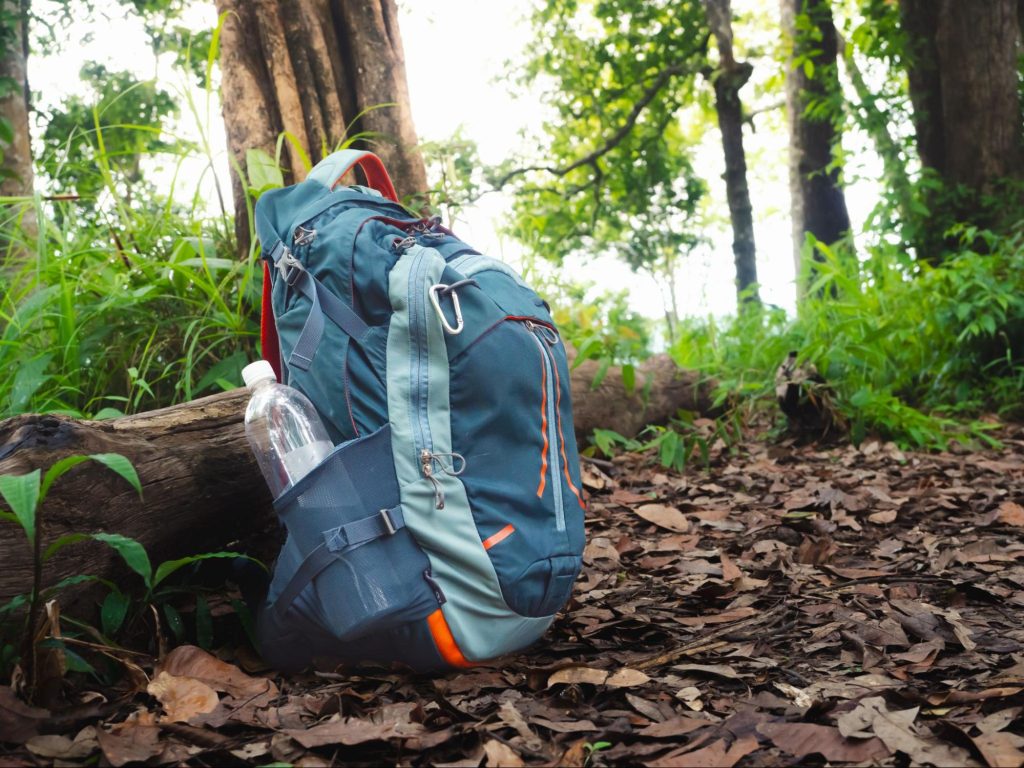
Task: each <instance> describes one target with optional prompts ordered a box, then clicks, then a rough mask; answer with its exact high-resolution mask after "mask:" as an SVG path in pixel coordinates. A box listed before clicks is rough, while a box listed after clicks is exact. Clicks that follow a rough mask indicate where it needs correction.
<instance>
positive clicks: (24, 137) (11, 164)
mask: <svg viewBox="0 0 1024 768" xmlns="http://www.w3.org/2000/svg"><path fill="white" fill-rule="evenodd" d="M27 19H28V2H27V0H3V2H2V3H0V149H2V157H3V164H2V166H0V196H4V197H22V196H30V195H32V192H33V187H34V179H35V173H34V171H33V168H32V149H31V141H30V138H31V137H30V135H29V119H28V118H29V100H28V99H29V91H28V72H27V69H26V58H27V56H28V40H27V36H26V32H25V26H26V23H27ZM10 210H13V211H15V212H16V216H17V217H18V219H19V222H20V224H21V226H22V227H24V228H25V229H27V230H28V231H29V232H33V231H35V228H36V224H35V212H34V208H33V206H27V205H23V206H18V207H15V208H13V209H10ZM4 250H5V251H6V253H7V254H8V255H16V254H17V253H19V252H20V251H19V250H18V249H14V250H10V249H8V248H5V249H4ZM3 261H4V259H3V258H0V263H3Z"/></svg>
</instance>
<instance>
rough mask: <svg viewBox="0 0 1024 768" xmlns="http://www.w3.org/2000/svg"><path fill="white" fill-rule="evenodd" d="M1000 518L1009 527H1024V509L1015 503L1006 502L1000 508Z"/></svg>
mask: <svg viewBox="0 0 1024 768" xmlns="http://www.w3.org/2000/svg"><path fill="white" fill-rule="evenodd" d="M998 517H999V520H1000V522H1003V523H1006V524H1007V525H1016V526H1024V507H1022V506H1021V505H1020V504H1018V503H1017V502H1015V501H1004V502H1003V503H1002V504H1000V505H999V507H998Z"/></svg>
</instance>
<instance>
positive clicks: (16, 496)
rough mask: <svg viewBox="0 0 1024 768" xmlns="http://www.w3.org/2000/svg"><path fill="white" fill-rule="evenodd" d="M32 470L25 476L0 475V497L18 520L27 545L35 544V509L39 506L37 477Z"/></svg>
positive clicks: (35, 471)
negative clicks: (26, 539) (27, 542)
mask: <svg viewBox="0 0 1024 768" xmlns="http://www.w3.org/2000/svg"><path fill="white" fill-rule="evenodd" d="M41 474H42V473H41V472H40V471H39V470H38V469H34V470H32V471H31V472H29V473H28V474H27V475H0V496H3V497H4V501H5V502H7V506H8V507H10V509H11V512H13V513H14V516H15V517H16V518H17V519H18V523H19V524H20V525H21V528H22V530H24V531H25V536H26V537H28V541H29V544H32V545H35V542H36V508H37V507H38V506H39V477H40V475H41Z"/></svg>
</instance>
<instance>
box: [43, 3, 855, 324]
mask: <svg viewBox="0 0 1024 768" xmlns="http://www.w3.org/2000/svg"><path fill="white" fill-rule="evenodd" d="M733 5H734V8H735V10H736V12H737V23H736V42H737V45H739V46H743V45H748V46H761V47H762V49H764V48H767V47H769V46H771V45H775V44H777V42H776V41H774V40H772V39H771V38H770V36H768V33H769V32H771V34H772V35H774V34H775V32H773V31H771V30H768V29H758V28H757V26H756V25H752V22H756V20H757V19H758V18H760V19H774V14H775V13H776V8H775V5H776V4H775V3H773V2H769V0H734V3H733ZM96 6H97V8H98V9H99V10H98V12H97V13H96V14H95V15H94V16H93V17H92V18H88V19H85V18H83V19H82V20H81V21H80V22H77V23H76V26H75V29H73V30H72V40H73V41H74V44H71V45H67V46H65V50H64V51H63V52H62V53H61V54H60V55H59V56H52V57H48V58H41V57H38V56H37V57H33V58H32V59H30V62H29V82H30V85H31V87H32V89H33V91H34V92H35V93H37V94H40V95H41V96H42V98H41V100H40V101H39V103H38V106H41V107H43V108H45V107H46V106H47V105H48V104H53V103H54V102H55V101H57V100H58V99H59V98H61V97H62V95H64V94H68V93H72V92H79V93H81V92H82V90H83V87H82V86H81V84H80V83H79V82H78V78H77V73H78V70H79V69H80V67H81V65H82V64H84V63H85V62H87V61H99V62H103V63H106V64H107V65H108V66H109V67H111V68H119V69H128V70H131V71H133V72H134V73H135V74H136V75H137V76H139V77H142V78H150V77H154V76H156V77H158V78H159V79H160V81H161V83H162V85H163V87H165V88H167V89H168V90H171V91H181V89H182V88H183V87H184V86H185V85H186V83H187V82H188V79H187V78H186V76H185V75H184V74H183V73H182V72H180V71H176V70H175V69H174V66H173V62H172V61H171V58H170V57H165V58H164V59H163V60H161V61H159V62H156V61H154V58H153V56H152V53H151V50H150V48H149V45H148V41H147V39H146V36H145V32H144V31H143V28H142V24H141V23H140V22H139V21H138V20H137V19H134V18H131V17H130V16H128V14H126V13H125V10H124V7H123V6H121V5H119V4H118V3H117V2H115V0H107V2H106V3H104V2H96ZM400 10H401V14H402V21H401V24H402V27H401V32H402V38H403V43H404V48H405V53H406V67H407V72H408V79H409V88H410V96H411V101H412V108H413V116H414V121H415V124H416V129H417V131H418V133H419V135H420V137H421V139H423V140H428V141H443V140H444V139H446V138H448V137H450V136H451V135H452V134H453V133H454V132H455V131H456V130H457V129H459V128H460V126H461V127H462V130H463V133H464V135H465V136H466V137H467V138H469V139H472V140H474V141H476V142H477V143H478V145H479V148H480V156H481V159H482V160H483V161H484V162H486V163H498V162H500V161H501V160H503V159H504V158H505V156H506V155H507V154H508V153H514V152H517V151H519V150H520V148H521V147H523V146H524V144H523V142H522V140H521V138H520V132H521V130H522V129H524V128H527V129H528V128H530V127H536V126H537V125H538V124H539V121H540V120H541V117H542V115H543V110H542V106H541V105H540V104H539V101H538V99H537V96H536V94H527V95H524V96H522V97H521V98H518V99H515V98H513V97H512V96H511V95H510V93H509V91H510V90H511V88H512V82H511V80H512V76H511V73H510V68H509V67H507V66H506V63H507V62H508V61H509V60H511V59H515V58H516V57H517V56H518V55H519V54H520V52H521V51H522V49H523V46H524V45H525V43H526V42H527V40H528V35H529V30H528V28H527V26H526V24H525V23H522V22H520V17H521V16H523V15H524V14H526V13H527V12H528V10H529V2H527V0H489V2H486V3H481V2H479V0H432V2H430V3H410V2H406V3H400ZM215 21H216V17H215V12H214V9H213V4H212V3H205V2H197V3H195V8H194V10H193V13H192V17H191V18H190V19H189V22H190V24H192V25H193V26H194V27H196V28H200V27H202V26H204V25H209V26H212V25H213V24H214V23H215ZM86 32H87V33H88V34H89V36H90V38H91V39H89V40H88V41H87V42H86V43H85V44H83V45H78V44H77V41H78V40H80V39H81V37H82V35H83V34H84V33H86ZM779 74H780V73H779V72H774V71H770V70H769V68H768V67H763V66H762V67H761V68H760V69H759V70H755V75H754V82H753V83H752V84H751V85H750V86H748V87H747V89H746V90H745V91H744V97H745V99H747V102H746V103H747V106H748V108H753V109H758V108H764V107H765V106H768V107H771V106H774V107H775V108H774V109H769V110H768V111H766V112H764V113H762V114H759V115H758V116H757V117H756V118H755V121H754V126H755V131H754V132H753V133H750V132H748V133H747V135H746V141H747V152H748V165H749V169H750V171H749V172H750V184H751V198H752V202H753V206H754V217H755V236H756V239H757V256H758V272H759V277H760V279H761V283H762V290H761V294H762V297H763V298H764V300H765V301H766V302H768V303H773V304H778V305H780V306H783V307H786V308H787V309H792V307H793V306H794V298H795V296H794V286H793V267H792V256H791V245H790V243H791V239H790V225H789V221H788V207H789V192H788V187H787V176H786V174H787V169H786V164H785V163H786V146H787V144H786V143H787V137H786V130H785V123H784V116H783V110H782V109H781V108H779V105H778V103H777V102H778V95H776V96H775V97H773V98H767V97H766V96H765V95H764V94H761V95H760V97H757V96H755V95H754V94H753V90H754V89H755V88H756V87H757V83H758V82H760V83H763V82H764V81H765V80H766V79H768V78H771V77H773V76H774V77H778V75H779ZM748 92H751V93H750V95H748ZM193 96H194V98H195V101H196V104H197V106H198V108H199V110H200V111H202V109H203V106H204V104H205V102H206V101H207V98H206V94H204V93H202V91H197V90H195V89H194V90H193ZM210 102H211V107H212V114H211V115H210V116H209V117H203V118H202V119H203V120H205V122H206V130H207V131H208V139H209V141H210V143H211V145H212V147H213V151H214V153H215V156H216V161H217V165H218V174H219V175H220V176H221V178H222V179H226V178H227V173H228V166H227V152H226V148H225V140H224V135H223V126H222V125H221V122H220V113H219V106H218V105H217V103H216V98H215V97H214V98H212V99H210ZM769 102H775V103H774V104H771V103H769ZM176 130H177V131H179V132H180V134H181V135H183V136H190V135H194V134H195V131H196V119H195V118H194V117H192V116H191V115H189V114H188V113H187V111H183V114H182V116H181V118H180V119H179V120H178V122H177V126H176ZM694 134H695V140H696V141H698V142H699V144H698V146H699V149H698V150H697V155H696V160H695V166H696V168H697V170H698V172H699V173H700V174H701V175H702V176H703V177H704V178H705V179H706V180H707V181H708V183H709V185H710V187H711V189H710V194H709V195H708V197H707V205H708V206H709V207H708V210H707V211H706V216H707V220H708V228H709V231H708V235H709V238H710V240H711V245H710V246H707V247H702V248H700V249H698V251H697V252H696V253H695V254H694V256H692V257H691V259H690V261H689V262H688V263H685V264H684V266H683V267H682V271H681V274H680V277H679V286H680V289H679V290H680V294H681V295H680V297H679V304H680V308H681V310H682V312H683V314H689V315H703V314H706V313H708V312H711V313H715V314H724V313H728V312H731V311H733V309H734V308H735V295H734V290H733V287H732V280H733V264H732V252H731V240H730V238H731V234H730V229H729V222H728V214H727V209H726V204H725V189H724V182H723V181H722V179H721V174H722V171H723V168H722V167H721V164H722V157H721V149H720V139H719V136H718V134H717V128H716V127H715V125H714V122H713V120H709V119H708V118H707V117H705V118H703V120H700V119H697V118H696V115H695V123H694ZM844 143H845V144H846V145H847V146H846V150H847V152H852V156H853V160H854V161H855V162H856V160H857V159H858V157H860V158H863V152H862V151H861V150H862V149H863V140H862V138H861V137H859V136H858V135H857V134H856V133H848V134H847V136H846V137H845V138H844ZM203 164H204V161H203V160H202V159H201V158H197V159H196V160H195V162H194V163H192V164H191V167H186V168H184V169H183V173H182V174H180V178H183V179H186V180H187V181H184V182H182V181H179V184H181V185H182V191H183V192H184V193H185V194H190V193H191V190H192V188H194V186H195V183H196V182H195V181H192V180H193V179H198V178H199V176H200V174H201V173H202V167H203ZM172 170H173V169H164V170H163V171H162V172H158V173H161V175H160V176H159V178H161V179H166V183H167V184H169V183H171V178H172ZM209 181H210V180H209V178H208V177H207V178H206V180H205V182H204V183H209ZM228 186H229V185H228V184H227V183H226V182H225V183H224V187H225V188H228ZM228 196H229V197H230V195H228ZM205 197H206V198H207V199H209V200H214V199H215V196H214V195H212V194H209V195H205ZM847 199H848V201H849V204H850V207H851V215H852V217H853V221H854V228H855V231H856V230H857V229H858V228H859V225H860V224H861V223H862V222H863V220H864V217H865V216H866V215H867V213H868V211H869V210H870V207H871V205H873V203H874V200H873V192H872V190H871V184H870V183H869V182H860V183H855V184H853V185H851V186H850V187H849V188H848V190H847ZM506 208H507V202H506V200H505V199H504V198H503V197H502V195H500V194H490V195H487V196H485V197H484V199H483V200H481V201H480V203H479V205H478V206H477V207H476V208H475V209H474V210H471V211H467V212H466V213H465V214H464V215H463V216H462V219H461V220H460V221H459V222H457V226H456V231H457V232H458V233H459V234H460V235H461V236H462V237H463V238H464V239H466V240H467V241H468V242H470V243H471V244H473V245H474V246H475V247H477V248H480V249H482V250H486V251H487V252H489V253H491V254H492V255H496V256H499V257H501V258H504V259H506V260H508V261H510V262H512V263H516V262H517V260H518V258H519V257H518V253H519V251H518V249H517V247H516V244H515V243H514V242H511V241H510V240H509V239H507V238H501V237H500V236H499V235H498V234H497V233H496V232H495V228H496V224H495V222H500V221H501V219H502V216H503V212H504V211H505V209H506ZM567 265H568V268H569V269H572V270H573V271H574V272H575V276H576V277H578V278H584V279H588V280H593V281H595V282H596V283H598V284H599V286H601V287H607V288H616V289H619V288H628V289H629V291H630V295H631V303H632V304H633V306H634V307H635V308H636V309H637V310H639V311H641V312H642V313H644V314H647V315H649V316H651V317H659V316H660V315H661V306H662V305H661V296H660V293H659V287H658V286H656V285H654V284H653V283H652V281H651V279H650V278H649V277H645V276H642V275H640V276H638V275H633V274H632V273H631V272H630V271H629V270H628V268H627V267H625V266H624V265H622V264H621V263H619V262H617V261H615V260H614V259H611V258H605V259H602V260H600V261H598V262H596V263H594V264H590V265H583V264H579V263H572V262H567Z"/></svg>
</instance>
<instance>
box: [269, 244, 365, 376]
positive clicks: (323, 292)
mask: <svg viewBox="0 0 1024 768" xmlns="http://www.w3.org/2000/svg"><path fill="white" fill-rule="evenodd" d="M267 258H268V259H270V261H271V262H272V263H273V265H274V267H275V268H278V269H280V271H281V276H282V278H283V279H284V280H285V282H286V283H287V284H288V285H289V286H291V287H294V288H296V289H298V290H299V291H300V292H301V293H302V295H303V296H305V297H306V298H307V299H309V300H310V302H311V303H312V305H313V306H312V307H310V310H309V315H308V316H307V317H306V322H305V324H303V326H302V331H301V332H300V333H299V338H298V339H297V340H296V342H295V346H294V347H293V348H292V353H291V355H290V356H289V358H288V366H289V367H293V366H294V367H295V368H298V369H299V370H301V371H306V370H309V366H310V364H312V362H313V356H314V355H315V354H316V350H317V348H318V347H319V346H320V340H321V339H322V338H323V335H324V316H327V317H328V318H330V320H331V322H333V323H334V324H335V325H336V326H338V327H339V328H340V329H341V330H342V331H344V332H345V333H346V334H348V336H349V337H350V338H351V339H352V340H353V341H355V342H356V343H359V342H360V341H361V339H362V337H363V335H364V334H365V333H366V332H367V331H368V330H369V326H368V325H367V324H366V323H364V322H363V319H362V318H361V317H359V315H357V314H356V313H355V311H354V310H353V309H352V308H351V307H350V306H348V305H347V304H346V303H345V302H343V301H342V300H341V299H339V298H338V297H337V296H335V295H334V294H333V293H332V292H331V291H330V290H329V289H328V288H327V286H325V285H324V284H323V283H321V282H320V281H319V280H317V279H316V278H315V277H314V276H313V275H311V274H310V273H309V272H307V271H306V268H305V267H304V266H303V265H302V264H301V263H299V262H298V261H297V260H295V259H294V258H292V256H291V254H290V253H289V252H288V249H287V248H286V247H285V246H284V244H283V243H278V244H277V245H275V246H274V248H273V249H272V250H271V252H270V253H269V254H267ZM282 260H283V269H282V268H281V266H282Z"/></svg>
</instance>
